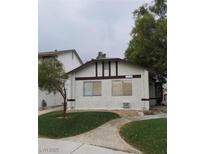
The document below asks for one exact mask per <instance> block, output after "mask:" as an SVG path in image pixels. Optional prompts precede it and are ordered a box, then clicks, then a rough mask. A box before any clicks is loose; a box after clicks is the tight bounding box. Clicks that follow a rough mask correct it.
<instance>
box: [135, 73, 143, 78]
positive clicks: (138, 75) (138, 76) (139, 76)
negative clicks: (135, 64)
mask: <svg viewBox="0 0 205 154" xmlns="http://www.w3.org/2000/svg"><path fill="white" fill-rule="evenodd" d="M133 78H141V74H137V75H133Z"/></svg>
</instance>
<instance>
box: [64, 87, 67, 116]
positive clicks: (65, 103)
mask: <svg viewBox="0 0 205 154" xmlns="http://www.w3.org/2000/svg"><path fill="white" fill-rule="evenodd" d="M63 90H64V95H65V97H63V99H64V103H63V114H64V118H65V117H66V110H67V100H66V99H67V95H66V89H65V87H64V88H63Z"/></svg>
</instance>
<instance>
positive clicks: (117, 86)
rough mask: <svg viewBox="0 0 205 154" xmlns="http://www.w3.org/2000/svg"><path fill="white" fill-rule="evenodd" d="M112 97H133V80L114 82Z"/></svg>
mask: <svg viewBox="0 0 205 154" xmlns="http://www.w3.org/2000/svg"><path fill="white" fill-rule="evenodd" d="M112 96H132V81H131V80H114V81H112Z"/></svg>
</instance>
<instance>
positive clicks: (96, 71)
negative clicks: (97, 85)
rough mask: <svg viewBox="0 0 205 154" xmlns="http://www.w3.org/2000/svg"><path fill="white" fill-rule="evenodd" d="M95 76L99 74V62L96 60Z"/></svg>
mask: <svg viewBox="0 0 205 154" xmlns="http://www.w3.org/2000/svg"><path fill="white" fill-rule="evenodd" d="M95 76H96V77H97V76H98V62H95Z"/></svg>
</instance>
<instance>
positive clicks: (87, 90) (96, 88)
mask: <svg viewBox="0 0 205 154" xmlns="http://www.w3.org/2000/svg"><path fill="white" fill-rule="evenodd" d="M83 94H84V96H101V81H84V88H83Z"/></svg>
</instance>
